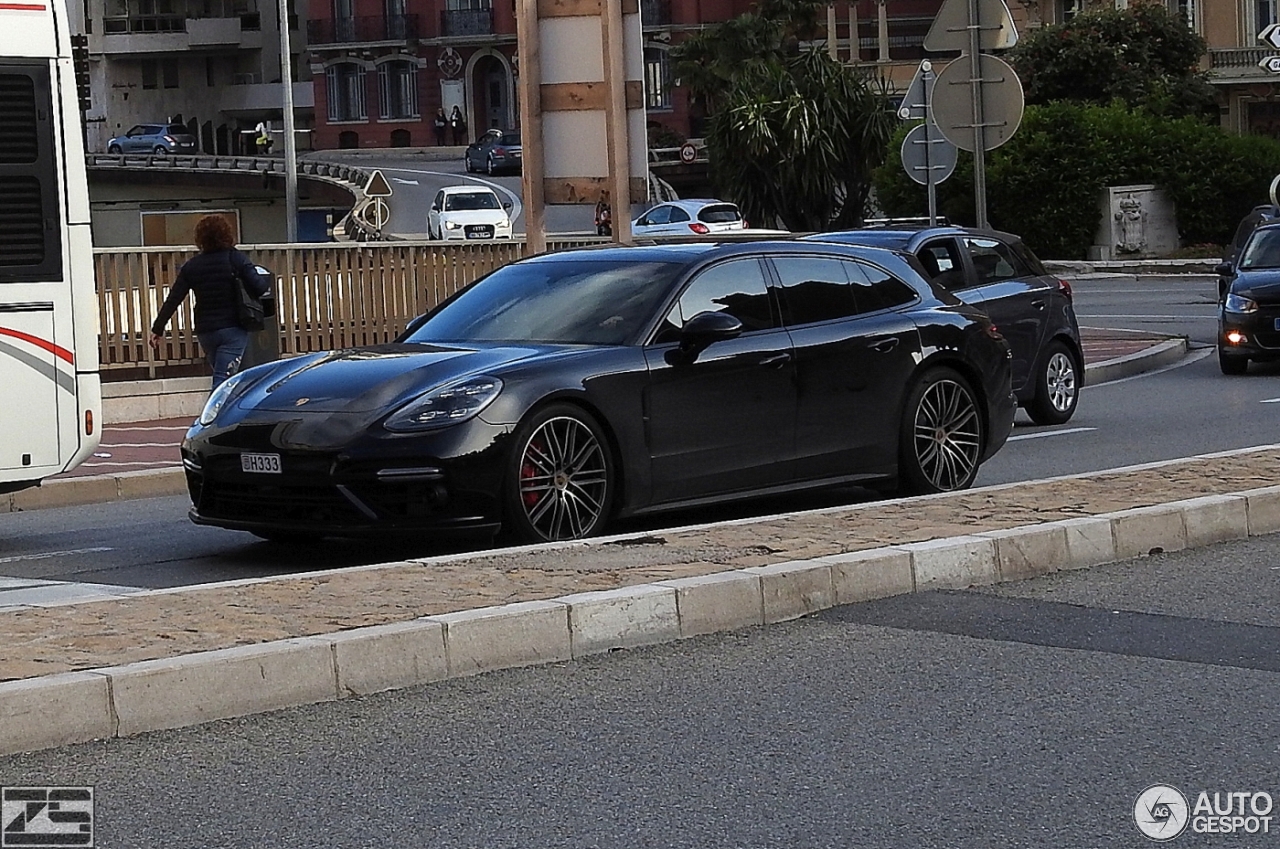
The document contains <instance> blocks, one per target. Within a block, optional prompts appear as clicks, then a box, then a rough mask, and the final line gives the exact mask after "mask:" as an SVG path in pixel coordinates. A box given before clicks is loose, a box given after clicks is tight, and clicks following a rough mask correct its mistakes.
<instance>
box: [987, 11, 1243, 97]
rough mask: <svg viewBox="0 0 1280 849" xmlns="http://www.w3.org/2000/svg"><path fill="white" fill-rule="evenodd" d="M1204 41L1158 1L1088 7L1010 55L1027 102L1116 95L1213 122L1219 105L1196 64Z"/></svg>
mask: <svg viewBox="0 0 1280 849" xmlns="http://www.w3.org/2000/svg"><path fill="white" fill-rule="evenodd" d="M1204 52H1205V40H1204V39H1203V38H1201V37H1200V36H1199V35H1197V34H1196V33H1195V32H1193V31H1192V30H1191V29H1190V28H1188V27H1187V25H1186V22H1185V21H1184V20H1183V19H1182V18H1181V17H1180V16H1178V15H1177V14H1174V13H1173V12H1170V11H1168V10H1167V9H1166V8H1165V7H1164V6H1163V5H1160V4H1157V3H1135V4H1133V5H1131V6H1130V7H1129V8H1127V9H1108V10H1103V11H1096V12H1086V13H1084V14H1080V15H1077V16H1075V17H1074V18H1072V19H1071V20H1070V21H1068V22H1067V23H1064V24H1058V25H1055V26H1049V27H1044V28H1043V29H1039V30H1035V31H1033V32H1031V33H1029V34H1027V35H1026V36H1024V37H1023V38H1022V40H1021V41H1020V42H1019V43H1018V46H1017V47H1015V48H1014V49H1013V50H1012V51H1011V52H1010V54H1009V57H1008V58H1009V61H1010V64H1012V65H1013V67H1014V69H1015V70H1016V71H1017V72H1018V76H1019V78H1021V80H1022V85H1023V88H1024V90H1025V92H1026V97H1027V103H1030V104H1046V103H1051V102H1053V101H1055V100H1073V101H1083V102H1090V103H1097V104H1102V105H1105V104H1108V103H1110V102H1111V101H1113V100H1120V101H1123V102H1124V103H1126V104H1128V105H1129V106H1131V107H1135V108H1142V109H1145V110H1147V111H1149V112H1153V113H1155V114H1158V115H1168V116H1170V117H1181V116H1188V115H1190V116H1198V117H1200V118H1202V119H1203V120H1205V121H1206V122H1216V121H1217V116H1218V109H1217V105H1216V101H1215V99H1214V95H1213V89H1212V87H1211V86H1210V85H1209V83H1208V80H1207V77H1206V75H1205V74H1204V73H1202V72H1201V71H1200V70H1199V60H1200V57H1201V56H1202V55H1203V54H1204Z"/></svg>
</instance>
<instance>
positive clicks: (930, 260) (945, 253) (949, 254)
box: [916, 239, 968, 291]
mask: <svg viewBox="0 0 1280 849" xmlns="http://www.w3.org/2000/svg"><path fill="white" fill-rule="evenodd" d="M916 257H917V258H918V259H919V260H920V264H921V265H923V266H924V269H925V271H927V272H929V279H930V280H932V281H933V282H934V283H936V284H937V285H939V286H941V287H942V288H944V289H948V290H951V291H955V290H958V289H964V288H966V287H967V285H968V283H967V281H966V279H965V276H964V261H963V260H962V259H961V258H960V249H959V248H958V247H957V246H956V241H955V239H939V240H937V241H934V242H928V243H926V244H925V245H923V246H922V247H921V248H920V250H919V251H917V252H916Z"/></svg>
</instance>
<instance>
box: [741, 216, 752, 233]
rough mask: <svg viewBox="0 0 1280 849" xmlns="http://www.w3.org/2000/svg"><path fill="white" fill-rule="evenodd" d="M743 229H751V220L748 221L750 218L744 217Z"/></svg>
mask: <svg viewBox="0 0 1280 849" xmlns="http://www.w3.org/2000/svg"><path fill="white" fill-rule="evenodd" d="M742 229H743V230H750V229H751V222H750V221H748V220H747V219H745V218H744V219H742Z"/></svg>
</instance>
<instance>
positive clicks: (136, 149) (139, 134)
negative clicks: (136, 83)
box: [107, 124, 199, 156]
mask: <svg viewBox="0 0 1280 849" xmlns="http://www.w3.org/2000/svg"><path fill="white" fill-rule="evenodd" d="M198 152H199V144H198V143H197V141H196V137H195V136H193V135H191V131H190V130H188V129H187V128H186V126H185V125H183V124H138V125H137V126H136V127H133V128H131V129H130V130H129V132H127V133H125V134H124V135H123V136H116V137H115V138H113V139H111V140H110V141H109V142H107V153H153V154H156V155H158V156H167V155H169V154H171V153H181V154H194V153H198Z"/></svg>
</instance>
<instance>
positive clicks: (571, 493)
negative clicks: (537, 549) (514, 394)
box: [503, 404, 615, 542]
mask: <svg viewBox="0 0 1280 849" xmlns="http://www.w3.org/2000/svg"><path fill="white" fill-rule="evenodd" d="M505 476H506V486H505V491H504V493H503V498H504V501H505V505H504V506H505V520H506V521H505V522H504V525H505V528H504V530H506V531H507V533H508V534H509V535H511V536H512V537H514V538H516V539H518V540H520V541H521V542H554V541H557V540H573V539H582V538H583V537H588V536H591V535H592V534H595V533H598V532H599V531H600V530H601V529H602V528H603V527H604V526H605V523H606V522H607V521H608V519H609V514H610V510H611V508H612V504H613V497H614V488H615V474H614V467H613V458H612V455H611V453H610V451H609V443H608V441H607V439H606V437H605V435H604V431H603V429H602V428H601V427H600V425H599V424H598V423H597V422H596V420H595V419H594V418H593V417H592V416H591V415H590V414H589V413H587V412H586V411H585V410H582V409H580V408H578V407H575V406H572V405H569V404H553V405H551V406H549V407H544V408H543V409H541V410H539V411H537V412H536V413H534V414H533V415H532V416H530V417H529V418H528V419H526V420H525V421H524V422H523V423H521V425H520V427H519V428H517V429H516V432H515V437H514V439H513V442H512V449H511V456H510V457H509V459H508V461H507V469H506V475H505Z"/></svg>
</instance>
